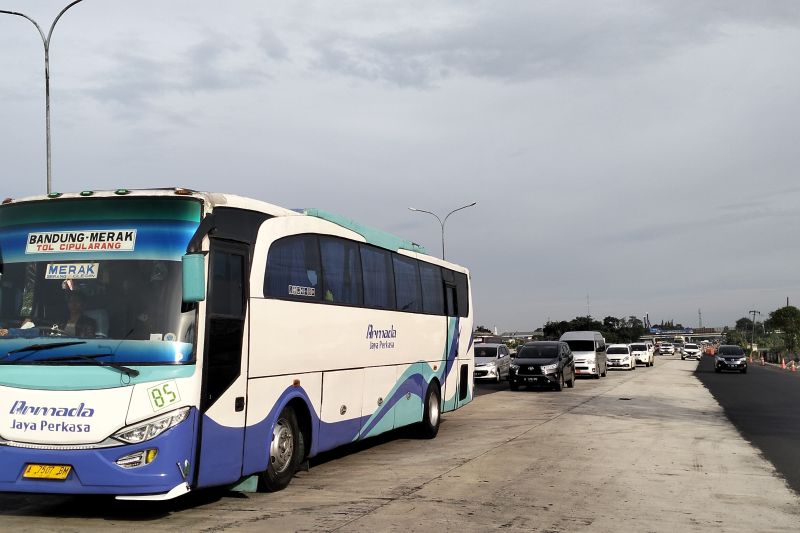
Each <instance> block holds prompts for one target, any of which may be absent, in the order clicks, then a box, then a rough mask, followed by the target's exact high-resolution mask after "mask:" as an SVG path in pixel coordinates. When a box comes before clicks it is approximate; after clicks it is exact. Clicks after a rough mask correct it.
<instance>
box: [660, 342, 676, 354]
mask: <svg viewBox="0 0 800 533" xmlns="http://www.w3.org/2000/svg"><path fill="white" fill-rule="evenodd" d="M658 352H659V353H660V354H661V355H665V354H670V355H675V346H673V345H672V343H671V342H662V343H661V348H659V350H658Z"/></svg>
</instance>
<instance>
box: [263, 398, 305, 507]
mask: <svg viewBox="0 0 800 533" xmlns="http://www.w3.org/2000/svg"><path fill="white" fill-rule="evenodd" d="M304 454H305V450H304V444H303V435H302V433H301V432H300V425H299V424H298V423H297V416H296V415H295V413H294V409H292V408H291V407H289V406H286V407H284V408H283V411H281V414H279V415H278V419H277V420H276V421H275V426H274V427H273V428H272V441H271V442H270V445H269V463H268V464H267V470H266V472H262V473H261V474H259V476H258V481H259V483H258V485H259V488H260V489H262V490H266V491H268V492H276V491H279V490H283V489H285V488H286V486H287V485H289V482H290V481H291V480H292V477H294V473H295V472H297V469H298V467H299V466H300V461H301V460H302V459H303V456H304Z"/></svg>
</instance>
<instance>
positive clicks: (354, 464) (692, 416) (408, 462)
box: [0, 357, 800, 533]
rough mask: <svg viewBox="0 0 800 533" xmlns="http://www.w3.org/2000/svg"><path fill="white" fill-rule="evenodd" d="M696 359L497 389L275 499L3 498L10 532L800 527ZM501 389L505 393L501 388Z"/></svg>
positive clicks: (309, 475) (338, 459) (797, 510)
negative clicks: (432, 429) (558, 384)
mask: <svg viewBox="0 0 800 533" xmlns="http://www.w3.org/2000/svg"><path fill="white" fill-rule="evenodd" d="M696 365H697V363H694V362H690V361H681V360H680V359H672V358H665V357H660V358H658V359H657V361H656V366H655V367H654V368H643V367H639V368H638V369H637V370H635V371H629V372H625V371H616V372H609V376H608V377H607V378H603V379H601V380H579V381H578V382H577V384H576V386H575V388H574V389H566V390H564V391H563V392H552V391H526V390H521V391H518V392H511V391H508V390H498V388H491V387H489V388H487V389H486V390H485V391H484V392H487V393H486V394H482V395H480V396H478V397H477V398H476V399H475V401H473V402H472V403H471V404H470V405H469V406H467V407H465V408H463V409H461V410H459V411H458V412H456V413H450V414H448V415H447V416H446V417H445V421H444V423H443V424H442V428H441V430H440V432H439V436H438V437H437V438H436V439H435V440H433V441H424V440H414V439H411V438H408V437H406V436H403V435H400V436H394V438H391V439H381V440H379V441H376V442H375V445H373V446H371V447H364V449H361V450H359V451H357V452H353V453H349V454H344V455H341V454H340V455H339V456H326V457H325V458H323V459H324V460H323V461H317V462H316V463H315V464H314V465H313V466H312V468H311V470H310V471H309V472H301V473H299V474H298V475H297V476H296V478H295V479H294V481H293V482H292V484H291V485H290V486H289V488H288V489H286V490H284V491H283V492H280V493H276V494H244V495H238V494H232V493H225V492H206V493H201V494H196V495H190V496H188V497H186V499H184V500H179V501H176V502H172V503H170V504H167V505H157V506H153V505H143V504H136V505H131V504H130V503H127V504H123V502H116V501H112V500H107V499H98V498H68V497H56V496H24V495H0V524H2V528H3V530H4V531H15V532H21V531H58V532H70V531H111V530H126V531H146V532H148V533H149V532H155V531H181V532H183V531H207V532H224V531H254V532H255V531H259V532H263V531H402V532H409V531H426V532H427V531H458V532H471V531H543V532H544V531H547V532H555V531H565V532H567V531H608V532H620V531H636V532H639V531H668V532H676V531H681V532H683V531H715V532H716V531H743V532H745V531H746V532H752V531H798V529H799V528H800V499H799V498H798V495H797V494H796V493H794V492H793V491H792V490H791V489H789V488H788V486H787V485H786V483H785V482H784V480H783V479H782V478H781V477H779V475H778V474H777V473H776V471H775V470H774V468H773V467H772V466H771V464H770V463H769V462H767V461H766V460H765V459H764V458H762V457H761V456H760V455H759V453H758V451H757V450H756V449H754V448H753V447H752V446H751V445H750V444H749V443H748V442H746V441H745V440H744V439H743V438H742V437H741V436H740V434H739V433H738V432H737V430H736V429H735V428H734V427H733V425H732V424H731V423H730V422H729V421H728V420H727V418H726V417H725V414H724V412H723V410H722V409H721V408H720V406H719V404H718V403H717V402H716V401H715V400H714V398H713V397H712V396H711V394H710V393H709V392H708V391H707V390H706V389H705V388H704V387H703V385H702V384H701V383H700V382H699V381H698V380H697V379H696V377H695V374H694V370H695V367H696ZM492 392H493V393H492Z"/></svg>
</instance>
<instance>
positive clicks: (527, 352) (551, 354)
mask: <svg viewBox="0 0 800 533" xmlns="http://www.w3.org/2000/svg"><path fill="white" fill-rule="evenodd" d="M517 357H518V358H520V359H555V358H556V357H558V345H556V344H543V345H540V346H523V347H522V350H520V352H519V353H518V354H517Z"/></svg>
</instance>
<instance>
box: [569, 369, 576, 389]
mask: <svg viewBox="0 0 800 533" xmlns="http://www.w3.org/2000/svg"><path fill="white" fill-rule="evenodd" d="M574 386H575V370H574V369H573V370H572V377H571V378H570V380H569V381H567V387H569V388H570V389H571V388H572V387H574Z"/></svg>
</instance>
